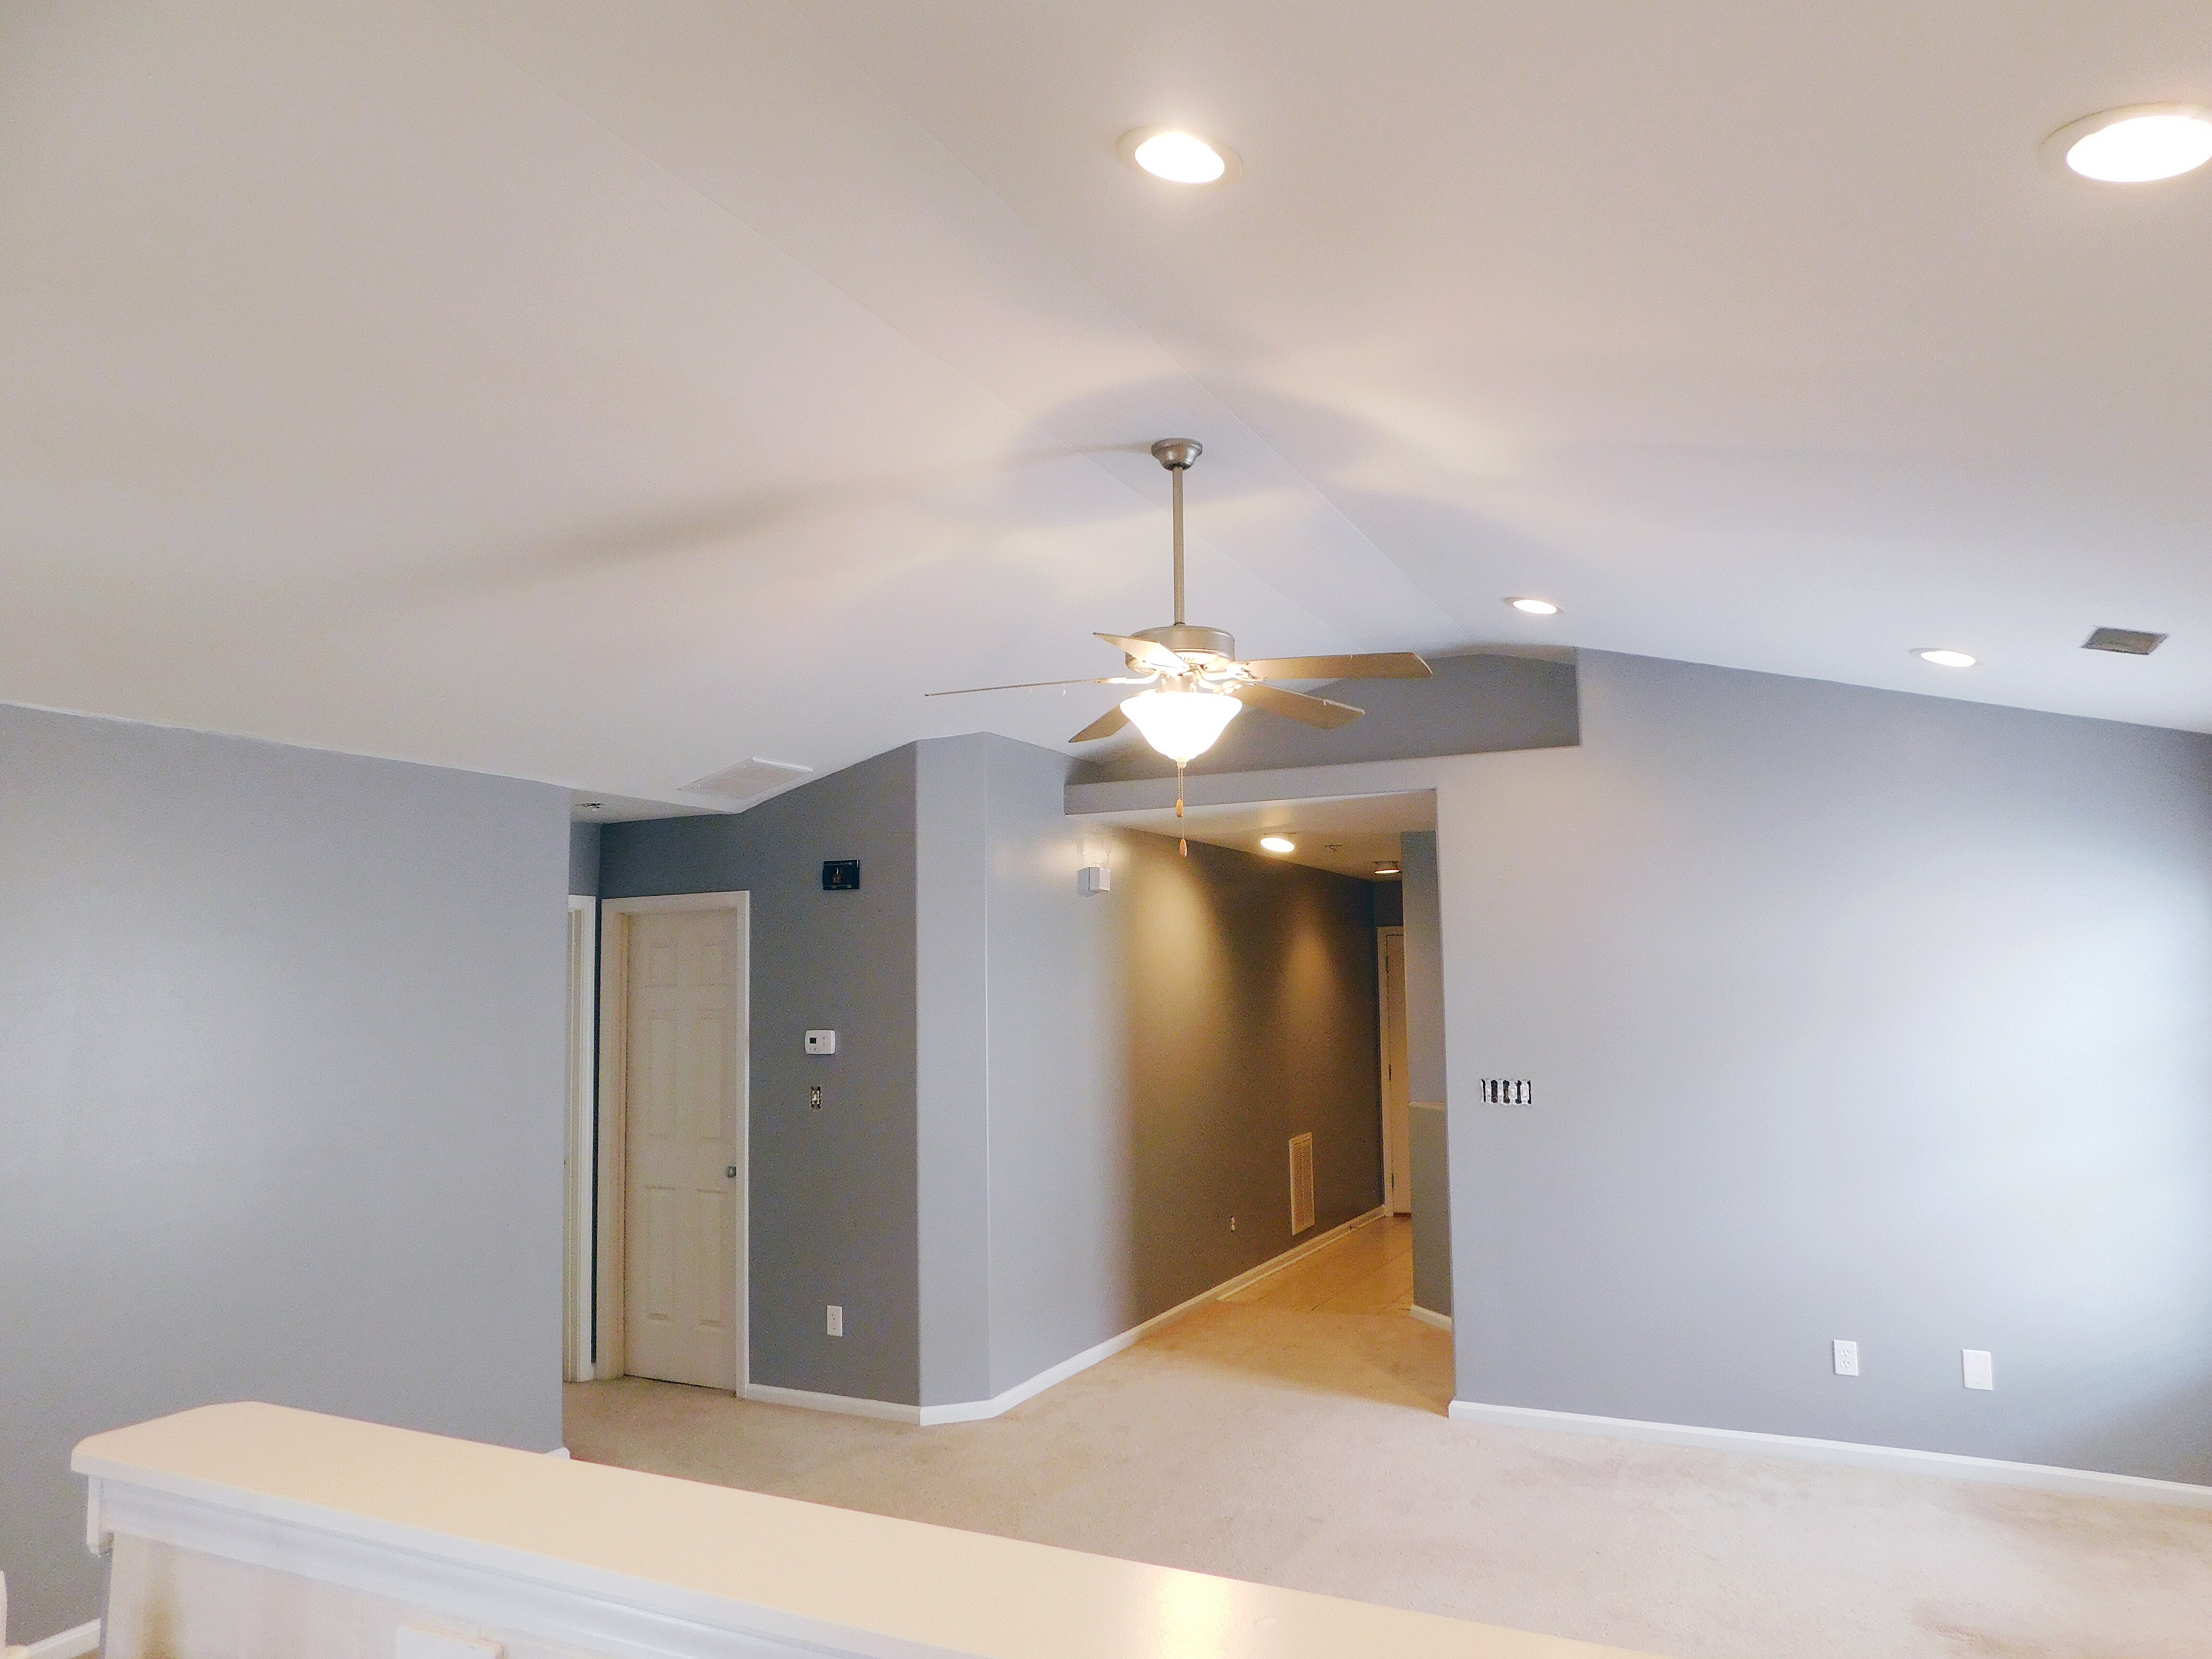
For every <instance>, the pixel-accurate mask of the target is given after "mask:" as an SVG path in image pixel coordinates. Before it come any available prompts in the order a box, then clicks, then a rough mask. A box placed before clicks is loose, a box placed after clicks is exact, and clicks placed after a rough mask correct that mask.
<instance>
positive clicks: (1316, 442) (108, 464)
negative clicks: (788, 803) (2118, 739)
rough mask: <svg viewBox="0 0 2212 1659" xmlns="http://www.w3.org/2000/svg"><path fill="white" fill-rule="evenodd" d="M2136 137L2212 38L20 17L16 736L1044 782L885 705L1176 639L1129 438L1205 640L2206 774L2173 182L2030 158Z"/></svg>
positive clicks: (645, 786) (1343, 25)
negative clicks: (2079, 136) (1559, 649)
mask: <svg viewBox="0 0 2212 1659" xmlns="http://www.w3.org/2000/svg"><path fill="white" fill-rule="evenodd" d="M2142 100H2203V101H2212V9H2208V8H2205V7H2203V6H2202V5H2200V4H2168V5H2150V4H2142V5H2128V4H2117V3H2116V4H2099V5H2088V4H2077V5H2071V6H2022V5H2020V4H2018V3H2017V0H1986V3H1957V0H1953V3H1938V4H1929V3H1926V0H1920V3H1913V4H1907V3H1902V0H1881V3H1863V4H1860V5H1857V6H1851V7H1819V8H1815V7H1778V6H1773V5H1771V4H1764V3H1759V4H1753V3H1740V4H1725V3H1712V0H1700V3H1698V4H1694V5H1692V4H1688V3H1672V4H1662V3H1653V4H1648V5H1643V6H1637V7H1622V6H1619V5H1617V4H1613V3H1601V0H1584V3H1558V4H1553V5H1547V6H1541V7H1531V6H1509V5H1505V4H1502V3H1481V4H1474V3H1468V0H1437V3H1412V0H1401V3H1382V4H1377V5H1371V6H1366V7H1356V8H1355V7H1308V8H1287V7H1284V6H1282V5H1280V4H1274V5H1265V4H1260V3H1256V0H1254V3H1216V4H1208V5H1204V6H1193V5H1191V4H1190V3H1188V0H1177V3H1174V4H1164V3H1158V0H1132V3H1128V4H1124V5H1121V6H1116V7H1110V8H1109V7H1079V6H1073V5H1053V6H1039V5H1036V4H1034V3H1015V0H963V3H961V4H957V5H949V4H935V5H924V4H914V5H905V6H884V5H880V4H876V3H836V0H821V3H801V4H798V5H790V6H786V5H768V4H762V5H742V4H726V3H713V0H658V3H656V4H654V5H653V6H651V7H639V6H632V5H623V4H617V3H614V0H601V3H592V4H580V3H566V4H564V3H555V0H481V3H468V0H452V3H439V0H411V3H410V0H383V3H374V4H370V3H360V4H356V5H352V6H343V5H341V6H332V7H327V8H325V7H316V8H302V7H298V6H296V5H292V4H280V3H267V4H258V3H257V4H229V3H226V4H221V5H213V6H210V5H209V4H206V3H197V4H183V3H177V4H167V5H165V4H161V3H151V4H146V5H137V6H132V7H129V8H122V7H93V6H84V5H81V4H71V3H68V0H55V3H31V0H15V3H11V4H10V5H9V6H7V7H5V8H0V538H4V541H0V545H3V546H4V560H0V698H4V699H7V700H11V701H17V702H32V703H38V704H43V705H46V706H52V707H59V708H76V709H84V710H88V711H93V712H98V713H104V714H118V715H124V716H129V717H134V718H143V719H152V720H167V721H173V722H177V723H181V724H185V725H190V726H200V727H205V728H210V729H214V730H219V731H230V732H250V733H254V734H257V735H261V736H265V737H270V738H280V739H283V740H287V741H291V742H296V743H306V744H317V745H320V746H325V747H331V748H337V749H343V750H356V751H359V752H364V753H372V754H384V755H393V756H399V757H408V758H413V759H418V760H423V761H430V762H436V763H443V764H447V765H455V766H463V767H470V768H475V769H483V770H488V771H494V772H501V773H507V774H513V775H521V776H528V777H536V778H544V779H548V780H551V781H558V782H562V783H565V784H568V785H571V786H574V787H581V788H586V789H589V790H592V791H606V792H611V793H614V794H617V795H621V796H624V797H630V798H635V799H643V800H648V801H650V800H662V799H681V797H679V796H678V795H677V794H676V792H677V791H678V789H679V788H680V787H681V786H682V785H683V784H684V783H686V782H689V781H692V780H694V779H696V778H698V777H700V776H702V775H705V774H708V773H710V772H713V771H715V770H718V769H720V768H722V767H724V766H726V765H728V764H730V763H732V762H734V761H738V760H741V759H744V757H747V756H751V755H760V756H766V757H773V758H776V759H780V760H785V761H790V762H796V763H801V764H805V765H807V766H810V767H811V768H813V769H814V770H815V771H816V772H817V773H820V772H824V771H828V770H830V769H835V768H836V767H838V766H842V765H844V764H847V763H850V762H852V761H854V760H857V759H860V758H861V757H864V756H866V755H868V754H871V753H873V752H876V751H878V750H883V749H885V748H889V747H891V746H894V745H896V744H899V743H902V742H904V741H906V740H908V739H909V738H915V737H919V736H925V735H933V734H943V733H949V732H962V731H969V730H975V729H991V730H995V731H1000V732H1006V733H1007V734H1008V735H1011V736H1014V737H1018V738H1026V739H1029V740H1030V741H1035V742H1044V743H1053V744H1057V743H1059V742H1060V740H1061V739H1062V738H1065V737H1066V735H1067V734H1068V733H1069V732H1073V730H1075V729H1076V728H1077V727H1078V726H1081V725H1083V724H1085V722H1087V721H1088V720H1090V719H1091V717H1092V716H1093V715H1094V714H1097V712H1098V711H1099V709H1100V708H1103V706H1104V702H1105V698H1106V696H1107V695H1108V694H1106V693H1105V692H1103V691H1096V690H1079V691H1077V692H1073V693H1070V694H1066V695H1065V696H1063V695H1061V694H1059V693H1044V694H1005V695H999V696H989V697H978V698H969V699H959V700H951V701H943V702H927V703H925V702H922V701H921V693H922V692H924V691H927V690H937V689H940V688H944V687H949V686H959V685H967V684H987V683H992V682H995V681H1002V680H1022V679H1031V678H1054V677H1057V676H1060V675H1064V674H1073V673H1082V672H1085V671H1110V670H1111V669H1112V668H1114V667H1115V666H1116V663H1115V659H1113V657H1112V656H1111V653H1109V652H1107V650H1106V648H1105V647H1101V646H1097V645H1096V644H1095V643H1094V642H1091V641H1089V640H1088V637H1087V635H1088V633H1089V631H1090V630H1091V629H1097V628H1107V629H1129V628H1136V627H1140V626H1145V625H1148V624H1151V623H1158V622H1161V621H1164V620H1165V619H1166V618H1165V614H1164V613H1165V611H1166V605H1165V588H1166V568H1165V542H1166V537H1165V520H1164V488H1163V485H1164V479H1163V477H1162V475H1161V474H1160V473H1159V471H1158V468H1157V467H1156V466H1155V465H1153V463H1152V461H1151V460H1150V459H1149V458H1148V457H1147V456H1146V454H1145V453H1144V452H1145V448H1146V445H1147V444H1149V442H1150V441H1151V440H1152V439H1153V438H1155V437H1158V436H1163V435H1192V436H1196V437H1199V438H1201V439H1203V440H1204V441H1205V442H1206V450H1207V453H1206V459H1205V460H1204V461H1203V462H1202V463H1201V465H1200V469H1199V470H1198V471H1196V472H1195V473H1194V474H1193V476H1192V479H1191V514H1192V530H1193V537H1194V544H1193V570H1192V578H1191V588H1192V611H1193V613H1194V617H1195V619H1198V620H1202V621H1206V622H1212V623H1218V624H1220V625H1224V626H1227V627H1229V628H1231V629H1234V630H1235V631H1236V632H1237V635H1238V636H1239V639H1240V641H1242V643H1243V645H1244V647H1245V648H1246V649H1247V650H1248V651H1250V652H1254V653H1267V654H1280V653H1292V652H1304V651H1313V650H1326V649H1342V648H1383V647H1417V648H1428V649H1439V648H1450V647H1468V646H1473V645H1480V644H1486V643H1494V642H1504V643H1542V644H1547V645H1565V646H1586V647H1601V648H1605V649H1613V650H1624V651H1634V652H1646V653H1654V654H1658V655H1664V656H1673V657H1680V658H1686V659H1692V660H1698V661H1706V662H1717V663H1724V664H1730V665H1739V666H1743V667H1750V668H1759V669H1768V670H1773V671H1780V672H1785V673H1796V674H1808V675H1814V676H1819V677H1821V678H1832V679H1838V680H1844V681H1851V682H1856V683H1860V684H1870V685H1884V686H1893V687H1898V688H1902V689H1908V690H1923V691H1933V692H1936V693H1939V694H1942V695H1951V696H1974V697H1979V698H1984V699H1987V700H1990V701H1995V702H2008V703H2016V704H2021V705H2023V706H2027V707H2033V708H2052V709H2061V710H2067V711H2071V712H2075V713H2081V714H2100V715H2106V716H2110V717H2113V718H2118V719H2124V720H2145V721H2152V722H2157V723H2161V724H2170V725H2176V726H2190V727H2194V728H2197V729H2212V649H2208V647H2207V645H2206V643H2205V642H2206V641H2208V640H2212V574H2208V566H2207V562H2206V561H2205V559H2204V558H2203V542H2204V539H2205V537H2206V532H2207V529H2208V520H2212V468H2208V467H2207V466H2206V465H2204V459H2203V458H2204V456H2205V454H2206V453H2207V448H2208V442H2207V441H2208V439H2212V400H2208V399H2207V398H2206V396H2205V394H2204V386H2205V384H2206V379H2205V377H2206V371H2207V369H2208V368H2212V308H2208V307H2206V306H2205V304H2204V302H2203V272H2204V271H2205V270H2206V269H2207V268H2208V257H2207V256H2208V255H2212V169H2206V170H2205V172H2204V173H2203V174H2201V175H2198V176H2195V177H2191V178H2189V179H2182V180H2179V181H2175V182H2173V183H2171V184H2168V185H2156V186H2148V187H2139V188H2135V189H2120V190H2115V189H2112V188H2099V187H2095V186H2091V185H2086V184H2082V183H2081V182H2078V181H2075V180H2072V179H2068V178H2065V177H2063V176H2060V175H2058V174H2057V173H2054V172H2052V171H2051V169H2050V168H2048V167H2046V166H2045V165H2044V164H2043V163H2042V162H2041V161H2039V158H2038V155H2037V147H2038V145H2039V142H2040V141H2041V139H2042V138H2043V137H2044V136H2045V134H2046V133H2047V132H2048V131H2051V129H2052V128H2054V127H2056V126H2057V125H2060V124H2061V123H2063V122H2064V121H2066V120H2069V119H2070V118H2074V117H2075V116H2078V115H2081V114H2083V113H2086V112H2090V111H2093V110H2096V109H2100V108H2103V107H2106V106H2111V105H2114V104H2118V103H2124V102H2131V101H2142ZM1159 121H1176V122H1182V123H1187V124H1188V125H1194V126H1195V127H1198V128H1200V129H1202V130H1204V131H1209V132H1212V133H1214V134H1216V135H1218V137H1222V138H1223V139H1225V140H1226V141H1227V142H1228V143H1231V144H1233V145H1235V146H1236V147H1237V149H1238V150H1239V151H1241V153H1242V155H1243V159H1244V161H1245V165H1246V173H1245V176H1244V177H1243V179H1242V180H1241V181H1239V182H1237V183H1236V184H1235V185H1228V186H1224V187H1221V188H1218V189H1213V190H1205V191H1188V190H1178V189H1176V187H1173V186H1170V185H1162V184H1158V183H1157V182H1155V181H1152V180H1150V179H1145V178H1143V177H1140V176H1139V175H1138V174H1136V173H1133V172H1131V171H1130V170H1129V169H1128V168H1127V167H1124V166H1122V165H1121V163H1120V162H1119V161H1117V160H1116V158H1115V154H1114V143H1115V140H1116V138H1118V137H1119V136H1120V135H1121V132H1122V131H1125V130H1127V129H1128V128H1130V127H1133V126H1137V125H1146V124H1151V123H1153V122H1159ZM1515 592H1540V593H1543V594H1545V595H1547V596H1549V597H1551V598H1553V599H1557V600H1558V601H1559V603H1560V604H1562V605H1564V606H1565V613H1564V614H1563V615H1561V616H1560V617H1557V618H1554V619H1552V620H1551V621H1548V622H1541V623H1539V622H1534V621H1532V620H1529V619H1526V618H1523V617H1519V616H1517V615H1516V614H1515V613H1512V612H1510V611H1506V610H1505V609H1504V606H1503V605H1501V603H1500V600H1501V599H1502V598H1503V596H1504V595H1506V594H1509V593H1515ZM2098 624H2110V625H2113V626H2118V627H2126V628H2146V629H2155V630H2160V631H2169V632H2171V633H2172V635H2174V637H2173V639H2172V641H2171V642H2170V643H2169V644H2167V645H2166V647H2164V648H2163V649H2161V650H2160V652H2159V653H2158V654H2157V655H2156V656H2155V657H2153V658H2149V659H2128V658H2120V657H2113V656H2108V655H2101V654H2095V653H2086V652H2083V651H2081V650H2080V649H2078V648H2077V647H2078V646H2079V643H2080V641H2081V637H2082V636H2083V635H2086V634H2087V630H2088V629H2090V628H2091V627H2093V626H2095V625H2098ZM1936 644H1942V645H1950V646H1956V647H1962V648H1964V649H1966V650H1969V651H1972V652H1974V653H1977V654H1978V655H1979V656H1981V657H1982V658H1983V659H1984V666H1982V667H1980V668H1977V669H1975V670H1972V671H1969V672H1967V673H1963V674H1961V673H1952V672H1947V671H1942V670H1938V669H1933V668H1930V667H1928V666H1926V665H1923V664H1921V663H1919V662H1917V661H1916V660H1914V659H1911V658H1910V657H1908V656H1907V655H1906V653H1907V651H1908V650H1909V649H1910V648H1911V647H1916V646H1924V645H1936ZM695 804H696V803H695Z"/></svg>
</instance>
